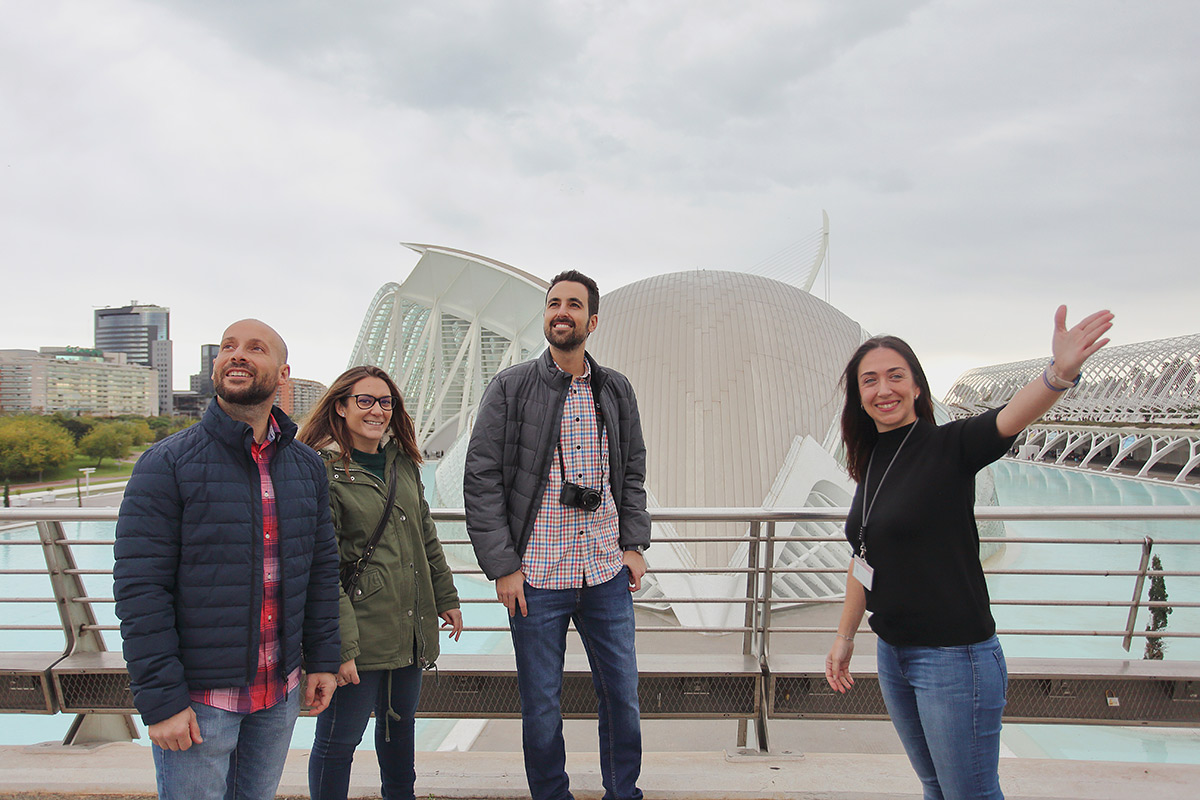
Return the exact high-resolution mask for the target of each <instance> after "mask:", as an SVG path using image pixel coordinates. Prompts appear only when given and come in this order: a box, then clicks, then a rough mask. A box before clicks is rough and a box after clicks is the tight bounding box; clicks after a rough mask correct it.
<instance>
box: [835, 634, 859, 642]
mask: <svg viewBox="0 0 1200 800" xmlns="http://www.w3.org/2000/svg"><path fill="white" fill-rule="evenodd" d="M833 635H834V636H836V637H838V638H839V639H845V640H846V641H847V642H853V641H854V637H853V636H847V635H846V634H844V633H835V634H833Z"/></svg>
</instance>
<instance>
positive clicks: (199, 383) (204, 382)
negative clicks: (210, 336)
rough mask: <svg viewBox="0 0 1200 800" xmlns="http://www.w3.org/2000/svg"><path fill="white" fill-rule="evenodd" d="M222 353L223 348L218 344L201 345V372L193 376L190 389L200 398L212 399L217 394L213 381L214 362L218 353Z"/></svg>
mask: <svg viewBox="0 0 1200 800" xmlns="http://www.w3.org/2000/svg"><path fill="white" fill-rule="evenodd" d="M220 351H221V346H220V345H218V344H202V345H200V371H199V372H197V373H196V374H195V375H193V376H192V379H191V386H189V387H188V388H189V389H191V390H192V391H193V392H195V393H196V394H197V396H199V397H202V398H205V397H212V396H213V394H215V392H214V390H213V379H212V371H213V362H214V361H216V360H217V353H219V352H220Z"/></svg>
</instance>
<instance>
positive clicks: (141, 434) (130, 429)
mask: <svg viewBox="0 0 1200 800" xmlns="http://www.w3.org/2000/svg"><path fill="white" fill-rule="evenodd" d="M112 424H113V425H116V426H118V427H119V428H120V429H121V430H122V431H123V432H125V433H126V434H127V435H128V436H129V443H130V444H131V445H134V446H137V445H139V444H145V443H146V442H152V441H154V431H152V430H151V429H150V425H149V424H147V422H146V420H144V419H131V420H122V421H121V422H114V423H112Z"/></svg>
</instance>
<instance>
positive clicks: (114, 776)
mask: <svg viewBox="0 0 1200 800" xmlns="http://www.w3.org/2000/svg"><path fill="white" fill-rule="evenodd" d="M307 768H308V751H306V750H293V751H292V752H291V754H290V756H289V757H288V763H287V768H286V769H285V771H284V776H283V782H282V784H281V785H280V788H279V793H280V796H281V797H307V796H308V784H307ZM568 769H569V770H570V772H571V775H572V781H573V787H572V791H573V792H574V793H575V796H576V797H577V798H579V800H598V798H600V797H601V795H602V794H603V791H602V789H601V786H600V774H599V768H598V766H597V764H596V756H595V753H572V754H570V756H569V757H568ZM417 774H418V778H417V795H418V796H419V797H422V798H425V797H431V798H460V799H463V800H467V799H470V800H482V799H483V798H520V797H528V792H527V790H526V788H525V776H524V773H523V771H522V766H521V759H520V756H519V755H517V754H513V753H418V754H417ZM1000 776H1001V781H1002V784H1003V788H1004V792H1005V795H1006V797H1007V798H1008V800H1075V798H1078V800H1146V798H1150V797H1163V798H1169V797H1193V796H1195V788H1196V785H1197V784H1198V783H1200V767H1197V766H1187V765H1178V764H1132V763H1102V762H1094V761H1057V760H1049V759H1012V758H1008V759H1002V760H1001V765H1000ZM641 785H642V787H643V790H644V791H645V793H646V797H647V798H648V800H752V799H753V800H768V799H771V800H774V799H775V798H779V799H780V800H782V798H789V799H790V800H884V799H885V798H899V799H901V800H903V799H905V798H919V797H920V796H921V788H920V785H919V783H918V782H917V779H916V778H915V777H914V776H913V773H912V770H911V769H910V767H909V765H908V761H907V759H906V758H905V757H904V756H902V755H874V754H872V755H867V754H837V753H814V754H809V755H804V756H788V755H786V754H779V755H776V756H767V757H760V756H757V755H748V756H741V755H737V754H732V755H731V754H729V753H727V752H693V753H648V754H647V755H646V758H645V764H644V768H643V771H642V780H641ZM153 795H154V767H153V764H152V763H151V759H150V751H149V749H148V748H146V747H143V746H140V745H136V744H127V743H120V744H107V745H101V746H99V747H95V748H90V749H89V748H68V747H62V746H60V745H32V746H27V747H0V800H9V799H10V798H22V800H52V799H56V798H105V799H106V800H118V799H119V798H143V797H153ZM350 795H351V797H371V798H376V797H379V783H378V769H377V767H376V765H375V763H374V758H373V757H372V755H371V754H370V753H369V752H364V753H363V754H362V757H360V758H359V759H358V760H357V762H356V763H355V769H354V772H353V777H352V784H351V792H350Z"/></svg>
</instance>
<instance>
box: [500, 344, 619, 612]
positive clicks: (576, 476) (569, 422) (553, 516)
mask: <svg viewBox="0 0 1200 800" xmlns="http://www.w3.org/2000/svg"><path fill="white" fill-rule="evenodd" d="M597 423H598V419H597V416H596V405H595V402H594V400H593V399H592V383H591V365H590V364H589V365H588V368H587V370H586V371H585V372H584V374H583V375H580V376H578V377H575V378H574V379H572V381H571V386H570V388H569V389H568V390H567V398H566V401H565V402H564V404H563V414H562V424H561V428H560V433H559V443H560V445H561V447H562V459H563V460H562V464H563V466H564V467H565V470H566V474H567V480H568V481H570V482H572V483H577V484H579V485H580V486H587V487H589V488H592V489H597V490H599V491H600V492H601V494H602V496H603V501H602V502H601V503H600V508H598V509H596V510H595V511H586V510H584V509H582V508H572V507H569V506H564V505H563V504H562V503H560V502H559V497H560V496H561V494H562V486H563V481H562V470H560V468H559V453H558V451H557V450H556V451H555V453H554V456H553V457H552V458H551V460H550V479H549V480H548V481H546V492H545V494H544V495H543V496H542V505H541V508H540V509H539V510H538V515H537V518H536V519H535V520H534V522H533V531H532V532H531V533H530V535H529V543H528V544H527V546H526V548H525V555H524V556H523V558H522V559H521V571H522V572H524V573H525V580H526V582H528V583H529V585H530V586H533V587H534V588H537V589H575V588H578V587H581V586H585V585H587V586H596V585H599V584H601V583H604V582H605V581H608V580H611V579H612V578H613V577H615V576H616V574H617V573H618V572H620V571H621V567H622V566H623V564H622V561H621V548H620V546H619V531H620V527H619V523H618V518H617V506H616V503H614V502H613V496H612V487H611V485H610V484H609V472H608V433H607V431H602V432H601V433H600V434H599V435H598V434H597Z"/></svg>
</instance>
